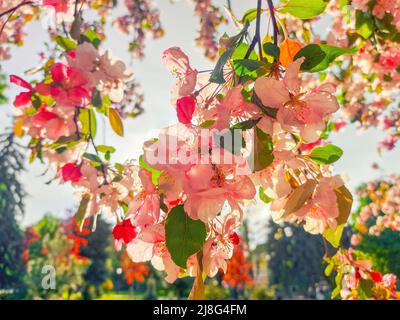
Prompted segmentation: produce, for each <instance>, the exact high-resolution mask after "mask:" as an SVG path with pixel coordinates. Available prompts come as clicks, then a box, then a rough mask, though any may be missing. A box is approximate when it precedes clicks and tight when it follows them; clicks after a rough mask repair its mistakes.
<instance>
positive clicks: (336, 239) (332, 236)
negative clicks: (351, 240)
mask: <svg viewBox="0 0 400 320" xmlns="http://www.w3.org/2000/svg"><path fill="white" fill-rule="evenodd" d="M343 229H344V224H343V225H340V226H337V227H336V230H333V229H332V228H328V229H326V230H325V231H324V233H323V236H324V238H325V239H326V240H327V241H328V242H329V243H330V244H331V245H332V246H333V247H335V248H338V247H339V246H340V240H341V239H342V233H343Z"/></svg>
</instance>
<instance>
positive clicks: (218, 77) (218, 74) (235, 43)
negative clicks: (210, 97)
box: [210, 22, 249, 84]
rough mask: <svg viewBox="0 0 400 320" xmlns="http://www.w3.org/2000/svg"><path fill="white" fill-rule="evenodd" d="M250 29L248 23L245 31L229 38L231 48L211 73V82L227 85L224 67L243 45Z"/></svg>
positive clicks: (244, 28) (221, 57)
mask: <svg viewBox="0 0 400 320" xmlns="http://www.w3.org/2000/svg"><path fill="white" fill-rule="evenodd" d="M248 27H249V23H248V22H247V23H246V24H245V26H244V27H243V29H242V30H241V31H240V32H239V33H238V34H237V35H235V36H233V37H231V38H229V39H228V40H227V42H229V43H230V45H229V47H228V48H227V49H226V51H225V52H224V53H223V54H222V55H221V56H220V57H219V59H218V61H217V64H216V65H215V68H214V70H213V71H212V72H211V76H210V82H214V83H218V84H222V83H225V78H224V67H225V64H226V63H227V62H228V60H229V59H230V58H231V57H232V55H233V54H234V52H235V50H236V49H237V48H238V47H239V45H240V44H241V43H242V41H243V38H244V36H245V35H246V33H247V29H248Z"/></svg>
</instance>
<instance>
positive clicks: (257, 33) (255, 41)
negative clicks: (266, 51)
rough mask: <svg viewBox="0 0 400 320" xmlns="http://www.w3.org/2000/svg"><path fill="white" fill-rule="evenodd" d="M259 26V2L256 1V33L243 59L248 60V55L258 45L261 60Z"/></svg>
mask: <svg viewBox="0 0 400 320" xmlns="http://www.w3.org/2000/svg"><path fill="white" fill-rule="evenodd" d="M260 25H261V0H257V18H256V32H255V35H254V38H253V41H251V44H250V47H249V49H248V50H247V52H246V55H245V57H244V59H248V58H249V57H250V54H251V52H252V51H253V49H254V48H255V46H256V44H257V43H258V50H259V52H260V58H261V59H262V47H261V36H260Z"/></svg>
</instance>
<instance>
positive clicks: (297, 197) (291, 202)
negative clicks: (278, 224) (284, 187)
mask: <svg viewBox="0 0 400 320" xmlns="http://www.w3.org/2000/svg"><path fill="white" fill-rule="evenodd" d="M316 186H317V181H316V180H314V179H310V180H307V181H306V182H305V183H303V184H302V185H300V186H298V187H297V188H296V189H294V190H293V192H292V193H291V194H290V195H289V197H288V199H287V201H286V203H285V206H284V207H283V210H282V216H281V217H282V218H284V217H286V216H288V215H289V214H291V213H293V212H296V211H297V210H299V209H300V208H301V207H302V206H303V205H304V204H305V203H306V202H307V201H308V200H309V199H310V198H311V197H312V194H313V192H314V190H315V187H316Z"/></svg>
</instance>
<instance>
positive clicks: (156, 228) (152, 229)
mask: <svg viewBox="0 0 400 320" xmlns="http://www.w3.org/2000/svg"><path fill="white" fill-rule="evenodd" d="M127 252H128V255H129V257H130V258H131V260H132V261H133V262H146V261H151V264H152V265H153V266H154V268H156V269H157V270H159V271H163V270H165V271H166V272H167V277H166V278H165V280H166V281H167V282H169V283H172V282H174V281H175V280H176V279H177V278H178V275H179V272H180V267H178V266H177V265H176V264H175V263H174V262H173V261H172V259H171V255H170V253H169V252H168V249H167V247H166V245H165V228H164V226H163V225H161V224H153V225H150V226H148V227H145V228H143V229H142V230H141V231H140V233H139V234H138V236H137V237H136V238H135V239H133V240H132V241H131V242H130V243H129V244H128V245H127Z"/></svg>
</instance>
